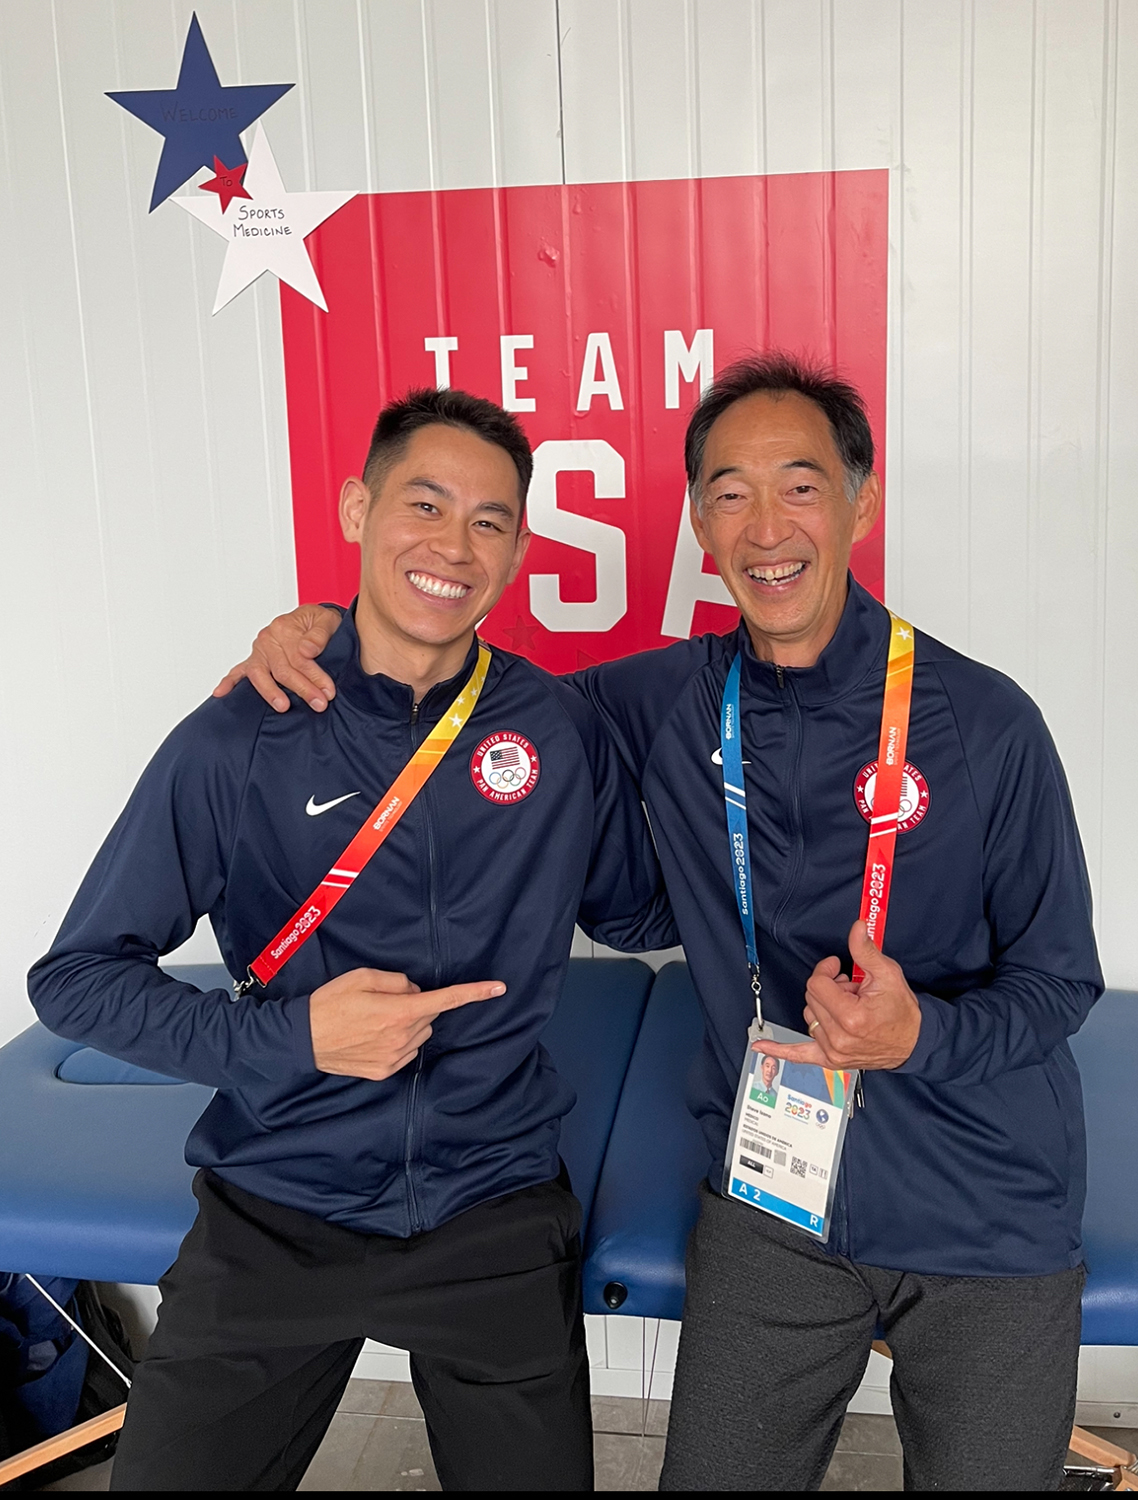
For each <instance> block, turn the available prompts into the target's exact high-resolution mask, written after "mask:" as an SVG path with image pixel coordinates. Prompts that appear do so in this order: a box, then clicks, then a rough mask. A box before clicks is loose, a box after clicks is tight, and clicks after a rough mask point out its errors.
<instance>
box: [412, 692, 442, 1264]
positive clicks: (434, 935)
mask: <svg viewBox="0 0 1138 1500" xmlns="http://www.w3.org/2000/svg"><path fill="white" fill-rule="evenodd" d="M418 724H419V704H418V703H414V704H412V706H411V723H410V739H411V750H412V753H414V751H415V750H417V749H418V745H419V736H418V733H417V729H418ZM420 807H421V808H422V812H423V823H424V826H425V828H426V830H427V890H428V899H429V905H430V914H431V952H432V956H433V959H434V964H433V973H434V976H435V986H436V988H437V987H438V983H439V945H438V921H437V917H438V902H437V897H436V893H435V836H434V829H433V827H432V825H431V816H430V809H429V806H428V803H427V799H426V795H425V789H424V796H423V799H422V801H421V803H420ZM425 1051H426V1044H425V1043H424V1045H423V1046H422V1047H420V1048H419V1055H418V1057H416V1059H415V1071H414V1072H413V1073H412V1075H411V1088H410V1092H409V1093H408V1096H407V1128H406V1131H405V1133H404V1138H403V1175H404V1177H405V1178H406V1181H407V1217H408V1220H409V1222H410V1227H411V1233H412V1234H418V1233H419V1230H420V1229H421V1228H422V1221H421V1219H420V1217H419V1203H418V1199H417V1198H416V1196H415V1176H414V1165H413V1148H414V1143H415V1110H416V1106H417V1105H418V1102H419V1079H420V1078H421V1077H422V1073H423V1053H424V1052H425Z"/></svg>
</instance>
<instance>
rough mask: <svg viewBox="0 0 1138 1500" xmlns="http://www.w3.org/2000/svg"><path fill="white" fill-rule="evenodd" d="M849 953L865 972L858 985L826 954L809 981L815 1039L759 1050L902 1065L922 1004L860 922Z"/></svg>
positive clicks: (861, 1064) (865, 1064)
mask: <svg viewBox="0 0 1138 1500" xmlns="http://www.w3.org/2000/svg"><path fill="white" fill-rule="evenodd" d="M850 955H851V957H852V958H853V961H854V962H855V963H856V964H858V965H860V967H861V968H862V969H863V970H864V971H865V978H864V979H863V980H862V981H861V983H860V984H854V982H853V981H852V980H851V979H847V978H846V976H845V975H844V974H843V973H842V972H841V968H842V966H841V962H840V960H838V959H837V958H833V957H831V958H824V959H822V961H821V963H819V964H817V965H816V966H815V969H814V972H813V974H811V976H810V978H809V980H808V981H807V983H806V1009H805V1011H804V1012H803V1014H804V1015H805V1017H806V1024H807V1026H808V1027H809V1028H810V1031H811V1037H812V1040H811V1041H809V1042H798V1043H795V1044H783V1043H780V1042H768V1041H762V1040H760V1041H757V1042H756V1043H755V1044H754V1046H755V1050H756V1051H757V1052H763V1053H765V1054H766V1055H767V1056H768V1057H781V1058H786V1059H788V1060H789V1061H791V1062H804V1063H815V1064H816V1065H817V1066H818V1067H822V1068H835V1069H848V1068H866V1069H870V1068H879V1069H888V1068H899V1067H900V1066H901V1064H902V1063H903V1062H905V1061H906V1060H907V1059H908V1057H909V1055H910V1054H911V1053H912V1050H913V1048H914V1047H915V1046H916V1045H917V1037H918V1036H919V1035H920V1030H921V1008H920V1005H919V1004H918V1003H917V997H916V995H914V994H913V992H912V990H911V989H910V988H909V986H908V983H907V982H906V979H905V975H904V972H903V971H902V969H901V965H900V964H898V963H895V962H894V960H893V959H891V958H887V957H886V956H885V954H884V953H882V952H881V950H880V948H878V947H877V946H876V944H875V943H873V942H872V941H871V939H870V937H869V935H868V933H867V932H866V930H865V923H864V922H861V921H858V922H855V923H854V924H853V927H852V928H851V929H850Z"/></svg>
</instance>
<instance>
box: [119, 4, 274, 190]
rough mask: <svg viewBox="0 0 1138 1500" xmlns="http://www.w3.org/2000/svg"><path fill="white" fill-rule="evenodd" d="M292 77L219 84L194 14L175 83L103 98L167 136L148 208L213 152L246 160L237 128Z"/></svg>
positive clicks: (210, 161) (209, 164)
mask: <svg viewBox="0 0 1138 1500" xmlns="http://www.w3.org/2000/svg"><path fill="white" fill-rule="evenodd" d="M292 87H293V85H292V84H291V83H255V84H245V85H238V86H235V87H233V88H223V87H222V86H221V83H220V81H219V79H218V76H217V69H216V68H215V67H214V65H213V58H212V57H210V55H209V48H208V47H207V46H206V44H205V37H204V36H203V35H202V29H201V26H200V25H199V24H198V18H197V15H196V14H195V15H194V17H193V18H192V20H191V21H190V29H189V31H188V32H187V34H186V45H185V49H184V50H183V52H182V66H181V69H180V70H179V72H178V86H177V88H173V89H132V90H128V91H127V92H122V93H115V94H112V93H108V94H107V98H108V99H113V100H114V101H115V103H116V104H121V105H122V107H123V109H126V110H129V111H130V113H131V114H132V115H135V116H136V117H137V118H138V119H140V120H141V121H142V122H143V124H145V125H149V126H150V128H151V130H156V131H157V132H158V134H159V135H162V136H165V138H166V139H165V141H164V143H163V146H162V156H161V159H160V161H159V163H158V175H157V176H156V177H155V179H154V191H153V193H151V195H150V211H151V213H153V212H154V210H155V209H156V208H157V207H158V205H159V204H160V203H164V202H165V201H166V199H167V198H169V196H170V194H171V193H174V192H177V190H178V188H180V187H181V186H182V184H183V183H184V182H188V181H189V180H190V178H191V177H192V176H193V175H194V173H195V172H196V171H197V170H198V168H199V167H212V166H213V159H214V157H215V156H217V157H220V158H221V160H222V161H224V162H229V163H231V164H232V165H233V166H240V165H241V163H242V162H243V161H245V160H246V157H245V148H244V146H242V144H241V132H242V131H243V130H247V129H248V128H249V126H250V125H252V123H253V121H254V120H256V119H258V118H259V117H260V116H261V115H263V114H264V113H265V111H266V110H267V109H268V108H269V107H270V105H273V104H275V103H276V102H277V100H278V99H279V98H280V97H281V95H282V94H287V93H288V91H289V89H291V88H292Z"/></svg>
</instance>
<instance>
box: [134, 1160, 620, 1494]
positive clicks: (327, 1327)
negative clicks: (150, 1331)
mask: <svg viewBox="0 0 1138 1500" xmlns="http://www.w3.org/2000/svg"><path fill="white" fill-rule="evenodd" d="M194 1192H195V1193H196V1195H197V1198H198V1204H199V1208H198V1217H197V1220H196V1221H195V1223H194V1226H193V1228H192V1229H191V1230H190V1232H189V1234H188V1235H187V1236H186V1238H185V1240H184V1241H183V1244H182V1248H181V1251H180V1252H179V1255H178V1259H177V1260H176V1261H175V1262H174V1264H173V1266H172V1267H171V1268H170V1270H169V1271H168V1272H167V1274H166V1275H165V1276H164V1277H163V1279H162V1282H161V1284H160V1285H161V1291H162V1306H161V1310H160V1313H159V1318H158V1327H157V1329H156V1330H155V1333H154V1336H153V1338H152V1339H151V1343H150V1350H149V1353H148V1356H147V1358H146V1360H145V1361H144V1362H143V1364H142V1365H141V1366H140V1368H139V1370H138V1373H137V1375H136V1376H135V1382H134V1388H133V1389H132V1391H131V1393H130V1400H129V1402H128V1404H127V1413H126V1424H125V1426H124V1428H123V1432H122V1437H121V1438H120V1441H119V1448H118V1455H117V1457H116V1459H115V1466H114V1473H113V1476H112V1483H111V1488H112V1489H116V1490H292V1489H295V1488H296V1486H297V1484H298V1483H299V1482H300V1480H301V1479H302V1478H303V1476H304V1473H305V1470H306V1469H307V1468H308V1465H309V1463H310V1462H311V1460H312V1456H313V1454H314V1453H315V1452H316V1449H317V1448H318V1447H319V1445H320V1440H321V1439H322V1438H323V1436H324V1433H325V1431H326V1430H327V1427H328V1424H329V1422H330V1421H331V1420H332V1416H333V1414H334V1413H335V1410H336V1406H337V1403H338V1402H339V1399H340V1396H341V1395H342V1394H343V1390H344V1387H345V1385H346V1384H347V1382H348V1377H349V1376H350V1375H351V1373H352V1366H353V1365H354V1363H355V1360H356V1356H357V1355H358V1353H359V1351H360V1348H361V1345H362V1343H363V1339H364V1338H365V1337H369V1338H375V1339H379V1340H380V1341H381V1342H383V1343H388V1344H394V1345H396V1346H397V1347H398V1348H402V1349H409V1350H411V1375H412V1379H413V1381H414V1384H415V1392H416V1394H417V1395H418V1397H419V1400H420V1402H421V1403H422V1406H423V1411H424V1413H425V1415H426V1418H427V1432H428V1435H429V1437H430V1442H431V1452H432V1454H433V1456H434V1460H435V1466H436V1468H437V1470H438V1475H439V1479H440V1481H441V1483H442V1486H443V1488H444V1489H452V1490H589V1489H592V1487H593V1451H592V1430H591V1421H590V1413H589V1369H588V1360H587V1358H586V1354H585V1334H584V1323H583V1320H582V1315H581V1293H580V1258H581V1250H580V1224H581V1209H580V1205H579V1204H578V1202H577V1200H576V1198H574V1197H573V1195H572V1193H571V1192H570V1191H569V1187H568V1182H567V1180H565V1179H564V1177H563V1178H562V1179H559V1180H558V1181H556V1182H549V1183H545V1184H543V1185H541V1186H540V1187H534V1188H527V1189H525V1190H523V1191H521V1192H516V1193H509V1194H507V1195H506V1196H505V1197H502V1198H495V1199H493V1200H492V1201H491V1202H489V1203H483V1204H480V1205H479V1206H478V1207H477V1208H472V1209H470V1210H468V1211H467V1212H466V1213H463V1214H459V1215H458V1217H457V1218H455V1219H452V1220H451V1221H450V1222H449V1223H447V1224H443V1225H442V1226H440V1228H438V1229H433V1230H431V1231H430V1232H429V1233H426V1234H420V1235H416V1236H414V1237H413V1238H411V1239H408V1240H400V1239H390V1238H387V1237H385V1236H382V1235H367V1234H358V1233H356V1232H355V1231H353V1230H351V1229H343V1228H341V1227H340V1226H338V1225H335V1224H327V1223H325V1222H324V1221H323V1220H322V1219H317V1218H313V1217H311V1216H310V1215H308V1214H304V1213H300V1212H298V1211H297V1210H295V1209H290V1208H282V1207H281V1206H280V1205H279V1204H275V1203H269V1202H266V1201H265V1200H264V1199H263V1198H256V1197H254V1196H253V1195H252V1194H251V1193H246V1192H243V1191H242V1190H241V1189H240V1188H236V1187H233V1186H232V1185H231V1184H229V1183H226V1182H224V1181H222V1180H221V1179H220V1178H219V1177H217V1176H215V1175H214V1174H212V1173H210V1172H199V1173H198V1176H197V1178H196V1179H195V1182H194Z"/></svg>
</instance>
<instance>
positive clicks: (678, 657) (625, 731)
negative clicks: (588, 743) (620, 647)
mask: <svg viewBox="0 0 1138 1500" xmlns="http://www.w3.org/2000/svg"><path fill="white" fill-rule="evenodd" d="M722 642H723V638H722V637H721V636H716V635H703V636H697V637H696V638H695V639H694V640H690V641H677V642H676V644H675V645H674V646H665V647H663V648H662V649H661V650H659V651H640V652H637V654H636V655H635V656H625V657H621V659H620V660H619V661H610V662H605V663H604V664H603V665H601V666H597V667H589V668H588V669H587V670H586V671H584V672H575V673H574V674H573V675H572V676H571V677H565V678H563V679H562V681H563V682H567V683H570V684H572V686H573V687H574V688H575V689H576V690H577V691H578V692H579V693H580V694H581V695H582V697H584V698H586V699H587V700H588V702H589V703H590V704H592V706H593V708H594V709H595V710H596V711H597V713H598V714H600V716H601V718H602V719H603V720H604V723H605V727H606V728H607V729H608V731H609V734H610V735H611V736H612V740H613V743H614V744H615V746H616V748H617V750H618V751H619V752H620V757H621V759H622V760H623V761H624V764H625V766H626V767H627V768H628V770H629V772H630V773H631V775H632V777H633V780H634V781H635V782H636V784H637V786H639V785H640V778H641V776H642V774H643V771H644V767H645V765H646V764H647V761H648V757H649V755H650V754H651V751H652V743H653V741H654V740H655V738H656V734H657V731H658V729H659V726H660V724H661V723H662V722H663V721H664V719H665V718H666V717H667V715H668V714H669V712H670V711H671V709H672V708H673V707H674V705H675V702H676V699H677V698H678V697H679V695H680V693H681V692H682V691H683V688H684V685H685V684H686V683H687V682H688V681H690V679H691V678H692V677H693V676H694V675H695V674H696V673H697V672H698V671H699V670H700V668H701V667H704V666H706V665H707V663H708V661H709V660H710V658H711V656H712V653H713V652H714V651H716V650H717V649H722Z"/></svg>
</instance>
